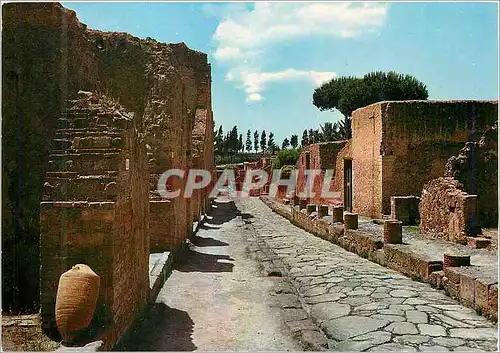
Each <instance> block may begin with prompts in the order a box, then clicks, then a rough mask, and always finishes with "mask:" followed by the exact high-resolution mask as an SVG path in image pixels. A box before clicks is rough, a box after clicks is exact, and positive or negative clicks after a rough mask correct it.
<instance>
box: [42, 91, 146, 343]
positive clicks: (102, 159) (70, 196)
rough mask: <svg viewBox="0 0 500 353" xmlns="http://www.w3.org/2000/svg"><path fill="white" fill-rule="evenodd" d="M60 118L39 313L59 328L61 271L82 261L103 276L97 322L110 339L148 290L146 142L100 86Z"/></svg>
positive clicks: (47, 201) (45, 220) (45, 206)
mask: <svg viewBox="0 0 500 353" xmlns="http://www.w3.org/2000/svg"><path fill="white" fill-rule="evenodd" d="M59 122H60V125H63V126H64V128H62V129H58V130H57V134H56V136H55V137H56V138H55V139H54V142H55V143H54V145H55V146H57V148H58V149H55V150H53V151H52V154H51V155H50V161H49V163H48V165H49V171H48V172H47V174H46V178H45V180H46V181H45V185H44V196H43V199H44V201H43V202H42V203H41V213H40V228H41V229H40V237H41V247H40V251H41V274H42V275H41V294H40V295H41V303H42V311H41V312H42V318H43V321H44V325H45V327H46V328H54V308H55V297H56V292H57V285H58V281H59V277H60V275H61V274H62V273H63V272H65V271H67V270H69V269H70V268H71V267H72V266H74V265H76V264H78V263H85V264H87V265H89V266H90V267H91V268H92V269H93V270H94V271H95V272H96V273H97V274H98V275H99V276H100V277H101V286H100V293H99V301H98V308H97V310H96V315H95V316H94V320H93V327H94V329H96V330H104V329H105V332H104V331H103V332H102V334H104V336H103V338H104V341H105V344H106V345H107V346H110V345H112V344H113V343H114V342H115V341H116V340H117V339H118V338H119V337H120V336H121V335H122V334H123V332H124V331H125V330H126V329H127V328H128V327H129V326H130V325H131V324H132V321H133V319H134V318H135V316H136V315H137V314H138V313H139V312H140V311H141V309H143V308H144V306H145V304H146V298H147V295H148V291H149V281H148V271H149V270H148V268H149V265H148V264H149V237H148V232H147V228H148V220H149V207H148V183H147V178H148V168H147V156H146V148H145V145H144V141H143V139H142V138H141V137H140V136H139V135H138V133H137V124H138V121H137V120H136V119H134V118H133V115H132V114H129V113H127V112H126V111H124V109H123V107H120V106H119V105H118V104H116V103H114V102H112V101H110V100H108V98H106V97H104V96H100V95H99V94H91V93H84V94H82V95H80V98H79V99H77V100H74V101H72V106H71V109H69V110H68V112H67V114H65V115H64V116H63V117H62V118H61V119H59ZM111 136H113V139H114V141H115V145H116V146H118V145H119V146H120V147H111V146H109V142H110V139H109V138H110V137H111ZM82 141H86V144H87V145H86V146H82ZM118 142H119V143H118ZM96 181H98V182H97V183H96ZM86 184H89V186H88V187H86ZM81 190H84V191H85V192H81Z"/></svg>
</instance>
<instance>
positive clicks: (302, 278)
mask: <svg viewBox="0 0 500 353" xmlns="http://www.w3.org/2000/svg"><path fill="white" fill-rule="evenodd" d="M214 206H215V207H214V209H213V212H212V214H211V215H210V216H209V217H208V220H207V222H206V223H205V224H204V225H203V226H202V227H201V228H200V230H199V231H198V233H197V234H196V235H195V236H194V237H193V239H192V244H191V246H190V249H189V251H188V254H187V256H186V257H185V258H184V260H183V261H181V262H179V263H178V264H177V265H176V268H175V270H174V271H173V273H172V274H171V276H170V278H169V279H168V280H167V281H166V283H165V285H164V287H163V288H162V290H161V292H160V295H159V296H158V299H157V301H156V304H155V306H154V307H153V308H152V310H151V311H150V312H149V313H148V315H146V317H145V319H144V320H143V321H142V322H141V323H140V324H139V325H138V326H137V327H136V329H135V330H134V333H133V334H132V336H131V337H130V338H129V339H128V340H127V341H126V342H124V344H123V345H122V347H121V348H122V349H125V350H143V351H144V350H150V351H151V350H163V351H168V350H170V351H171V350H176V351H193V350H204V351H206V350H236V351H241V350H244V351H255V350H267V351H270V350H280V351H285V350H294V351H297V350H316V351H318V350H334V351H457V352H458V351H470V352H473V351H495V350H496V349H497V348H496V347H497V327H496V326H495V325H494V324H493V323H491V322H490V321H488V320H487V319H485V318H484V317H482V316H479V315H478V314H476V313H475V312H474V310H472V309H469V308H466V307H464V306H462V305H459V304H458V302H456V301H455V300H453V299H451V298H449V297H447V296H446V295H445V294H444V293H443V292H442V291H438V290H434V289H432V288H431V287H430V286H429V285H427V284H424V283H419V282H415V281H412V280H410V279H409V278H407V277H405V276H403V275H401V274H399V273H397V272H395V271H393V270H390V269H387V268H385V267H382V266H380V265H378V264H375V263H373V262H370V261H368V260H365V259H363V258H361V257H358V256H357V255H355V254H353V253H350V252H347V251H346V250H344V249H342V248H340V247H338V246H336V245H334V244H331V243H329V242H327V241H325V240H322V239H320V238H317V237H315V236H313V235H312V234H309V233H307V232H305V231H303V230H302V229H300V228H298V227H296V226H294V225H292V224H291V223H290V222H289V221H288V220H286V219H284V218H282V217H281V216H279V215H277V214H275V213H273V212H272V211H271V210H270V209H269V208H268V207H267V206H266V205H265V204H264V203H262V202H261V201H260V200H259V199H257V198H250V199H241V200H238V201H237V202H236V207H235V205H234V204H233V203H232V202H231V201H229V200H227V199H224V198H219V199H218V200H217V201H216V202H215V205H214Z"/></svg>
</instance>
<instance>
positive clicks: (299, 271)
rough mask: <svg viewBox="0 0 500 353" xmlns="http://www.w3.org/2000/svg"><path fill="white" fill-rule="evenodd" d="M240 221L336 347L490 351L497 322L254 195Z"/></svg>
mask: <svg viewBox="0 0 500 353" xmlns="http://www.w3.org/2000/svg"><path fill="white" fill-rule="evenodd" d="M237 206H238V208H239V210H240V211H241V212H244V213H247V214H251V215H253V218H250V219H249V222H248V223H249V224H247V225H246V226H245V227H247V228H248V229H249V230H251V231H252V232H253V233H254V235H255V237H256V238H258V239H261V240H263V243H264V244H265V246H267V247H268V248H269V250H271V251H272V252H273V253H274V254H275V255H277V257H278V258H279V259H280V261H281V262H282V263H283V264H284V265H285V267H286V268H288V269H289V271H288V275H289V277H290V278H291V280H292V283H293V285H294V286H296V288H297V289H298V291H299V294H300V297H301V300H302V301H303V302H304V304H305V309H306V310H307V311H308V312H309V313H310V315H311V317H312V318H313V319H314V321H315V322H316V323H317V324H318V325H320V327H321V329H322V330H323V331H324V332H325V333H326V335H327V337H328V338H329V348H330V349H335V350H342V351H347V350H349V351H495V350H497V338H498V334H497V326H496V325H494V324H493V323H491V322H490V321H488V320H487V319H485V318H484V317H482V316H480V315H477V314H476V313H475V311H474V310H472V309H470V308H466V307H464V306H462V305H459V304H458V302H456V301H455V300H453V299H451V298H449V297H447V296H446V295H445V294H444V293H443V292H441V291H438V290H435V289H432V288H431V287H430V286H428V285H427V284H424V283H419V282H414V281H412V280H411V279H409V278H407V277H405V276H403V275H401V274H399V273H397V272H395V271H392V270H390V269H387V268H385V267H382V266H380V265H378V264H375V263H373V262H370V261H368V260H366V259H363V258H361V257H359V256H357V255H355V254H353V253H350V252H348V251H346V250H344V249H342V248H340V247H338V246H336V245H334V244H331V243H329V242H327V241H325V240H322V239H320V238H317V237H315V236H313V235H312V234H309V233H307V232H305V231H304V230H302V229H300V228H298V227H295V226H293V225H292V224H291V223H290V222H289V221H288V220H286V219H284V218H282V217H280V216H279V215H277V214H275V213H273V212H272V211H271V210H270V209H269V208H268V207H267V206H266V205H264V204H263V203H262V202H261V201H260V200H258V199H256V198H250V199H242V200H239V201H238V202H237Z"/></svg>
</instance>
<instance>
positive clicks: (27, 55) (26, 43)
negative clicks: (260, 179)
mask: <svg viewBox="0 0 500 353" xmlns="http://www.w3.org/2000/svg"><path fill="white" fill-rule="evenodd" d="M2 19H3V23H2V25H3V28H2V30H3V32H2V34H3V35H2V49H3V53H4V55H3V56H2V65H3V70H2V79H3V83H4V85H3V88H2V94H3V105H2V117H3V119H2V124H3V126H2V130H3V138H2V149H3V151H4V154H3V158H4V160H3V163H2V175H3V176H4V178H3V183H2V205H3V207H2V226H3V230H4V232H3V234H8V235H9V236H5V237H2V247H3V249H5V253H7V254H8V255H6V256H4V257H3V259H2V260H5V261H3V264H4V265H5V266H3V268H2V273H3V275H4V278H5V279H6V281H5V283H4V284H5V285H4V286H2V291H3V293H2V294H3V296H2V297H3V298H4V301H3V305H4V308H10V307H13V306H20V305H22V306H24V308H28V310H37V308H38V306H39V304H40V299H39V297H38V295H37V293H39V287H38V283H39V282H40V281H39V279H40V275H39V268H40V267H39V264H40V257H39V247H38V244H39V241H40V233H42V235H43V234H45V233H47V232H48V233H50V232H53V231H54V232H57V231H55V230H52V229H56V228H57V229H59V232H61V233H59V235H57V234H55V233H50V234H52V235H53V236H49V237H45V238H44V237H43V236H42V246H41V256H42V261H41V262H42V266H43V267H44V269H45V270H46V271H45V272H43V271H42V272H43V273H42V277H44V278H43V279H42V283H46V285H47V287H44V288H45V289H44V288H42V292H43V293H45V292H46V291H47V290H49V291H54V288H55V287H53V286H52V287H51V285H53V284H54V283H55V282H54V281H56V280H55V279H56V278H57V279H58V276H59V275H60V274H61V273H62V272H64V271H66V270H67V269H68V268H69V267H70V265H71V264H70V262H72V261H73V260H75V261H76V260H79V261H80V260H81V261H83V260H85V261H91V260H90V259H91V257H92V256H87V255H84V254H86V251H87V250H85V249H88V251H91V250H92V251H93V253H94V254H97V253H98V254H99V255H98V256H97V257H98V258H99V259H101V260H102V261H104V262H103V263H102V264H95V263H94V266H96V267H97V268H98V269H99V270H98V271H97V272H98V273H99V271H101V272H102V273H106V271H104V272H103V271H102V269H106V268H107V269H109V268H110V267H107V266H110V263H105V261H112V265H111V267H112V269H113V271H112V272H113V274H112V275H111V274H109V278H115V277H116V278H122V276H124V277H123V280H115V281H113V282H110V281H111V279H108V274H106V275H103V277H104V283H105V284H104V288H105V289H103V290H104V292H103V293H102V296H101V298H102V299H101V301H102V300H104V302H105V303H106V305H107V309H106V310H108V313H109V314H110V315H111V316H112V317H113V318H114V319H116V321H115V325H116V326H114V327H115V328H116V330H114V331H113V332H112V333H110V334H109V335H110V336H109V342H110V344H111V343H113V342H114V341H115V340H116V339H118V338H119V336H120V335H121V334H122V333H123V331H124V330H125V329H126V327H127V326H128V323H129V322H130V318H131V317H132V316H133V315H134V313H136V312H137V311H138V310H140V308H141V307H142V303H143V298H145V294H144V292H143V288H145V286H146V287H147V278H148V276H147V273H146V274H145V275H144V278H142V277H141V275H139V274H138V273H136V272H134V271H130V268H135V267H137V268H138V269H139V270H138V271H142V270H146V271H147V265H146V263H147V255H148V252H149V249H148V250H147V251H143V250H142V249H143V246H144V245H146V244H147V247H148V248H149V243H150V242H149V236H147V235H146V233H145V232H144V231H143V229H142V226H139V225H138V224H137V223H136V222H143V221H145V219H146V214H148V213H149V212H150V209H151V210H153V212H154V211H155V210H156V209H157V207H155V206H156V205H153V206H152V205H149V206H148V207H147V209H146V208H143V205H142V204H141V202H142V201H139V199H138V198H140V199H141V200H142V198H143V197H146V198H147V197H148V194H149V198H150V199H151V203H153V202H157V201H158V195H157V194H155V192H154V190H155V189H156V182H155V178H156V180H157V176H158V175H159V174H161V173H163V172H164V171H165V170H167V169H168V168H179V169H188V168H190V167H191V166H192V163H193V161H192V141H191V138H192V136H191V135H192V131H193V128H194V124H195V114H196V110H197V109H198V108H202V109H207V110H208V111H209V112H210V114H207V122H206V127H207V129H208V128H209V126H212V125H213V122H212V112H211V97H210V65H209V64H208V63H207V55H206V54H204V53H200V52H197V51H193V50H190V49H189V48H188V47H187V46H186V45H185V44H184V43H179V44H162V43H158V42H156V41H155V40H152V39H146V40H143V39H139V38H136V37H133V36H131V35H128V34H126V33H107V32H100V31H95V30H90V29H87V28H86V26H85V25H84V24H81V23H80V22H79V21H78V19H77V17H76V14H75V13H74V12H73V11H70V10H68V9H65V8H64V7H63V6H61V5H60V4H58V3H10V4H6V5H4V6H2ZM79 90H84V91H92V92H105V93H106V95H107V96H110V97H112V98H113V99H115V100H117V101H118V102H119V103H120V104H121V106H122V108H120V109H123V111H128V112H133V113H134V116H135V120H134V128H133V131H134V134H136V135H135V136H136V137H140V139H143V141H144V144H145V146H146V148H147V152H145V153H147V157H145V158H146V159H145V160H144V161H143V162H140V161H138V163H139V162H140V164H141V165H142V164H147V166H148V169H149V172H150V174H151V176H150V177H149V181H148V177H145V179H146V180H144V183H142V181H141V180H142V179H141V177H139V176H138V174H134V173H135V172H134V171H133V170H132V169H130V171H128V173H129V174H123V175H122V174H120V173H118V174H116V173H114V174H113V173H112V174H106V173H104V174H102V175H101V176H99V177H97V175H96V177H95V178H89V179H88V180H85V181H84V180H83V179H82V178H81V177H78V176H71V177H69V176H68V175H65V178H59V179H68V180H67V181H61V180H59V181H58V182H57V183H54V184H55V185H52V184H51V186H52V187H53V188H52V189H51V190H49V191H47V190H45V191H47V195H52V196H50V197H49V198H48V199H45V200H44V202H43V203H42V204H41V203H40V202H41V201H42V196H43V195H44V180H45V178H46V177H47V178H48V179H47V180H46V181H48V182H49V184H50V183H51V182H53V181H54V178H55V177H54V176H51V177H48V176H46V173H47V172H49V171H58V169H57V168H56V169H51V168H52V166H51V164H50V163H49V161H50V160H51V158H52V157H51V153H52V152H51V151H53V150H56V149H60V150H65V149H67V148H71V147H68V146H66V147H64V148H60V147H58V145H60V144H63V145H64V142H60V141H57V139H54V137H55V136H56V130H57V129H58V128H60V127H58V124H59V118H61V117H62V116H63V115H64V112H65V107H66V104H67V103H66V102H67V100H68V99H73V98H74V97H75V96H76V94H77V92H78V91H79ZM82 128H83V129H84V130H85V128H86V127H85V126H82ZM82 131H83V130H82ZM101 132H102V131H101ZM86 133H90V131H86ZM107 134H108V136H105V137H103V141H113V139H114V138H122V141H125V140H127V139H128V138H126V137H124V136H111V135H112V134H111V133H110V131H107ZM103 135H106V134H104V133H103ZM101 137H102V136H101ZM136 137H134V139H135V138H136ZM206 138H207V140H206V141H205V146H208V145H209V144H210V143H211V142H210V140H209V139H211V138H212V136H211V134H208V135H206ZM87 141H90V140H87ZM75 146H76V145H75ZM19 147H21V150H22V151H24V155H23V156H20V155H19V154H18V153H17V150H18V148H19ZM87 147H88V146H87ZM105 147H106V148H108V147H113V146H110V145H107V146H105ZM115 147H116V146H115ZM118 148H119V149H120V150H121V152H117V151H115V152H113V153H118V154H119V155H120V153H125V152H124V151H128V152H127V154H128V155H129V157H128V158H129V163H131V164H130V168H134V166H133V165H136V164H135V163H133V159H134V158H136V157H137V158H142V157H139V156H138V155H137V152H136V147H135V146H134V144H133V143H132V140H129V143H128V144H126V143H125V144H122V145H120V146H118ZM113 153H111V154H110V153H104V154H101V153H100V152H98V153H89V154H88V155H86V157H84V158H82V157H79V156H77V155H75V156H74V158H73V159H72V162H73V165H74V166H75V168H76V167H78V168H80V167H81V169H82V170H83V169H86V168H88V167H89V166H92V165H94V166H96V165H99V166H103V167H104V166H106V165H107V167H109V169H106V170H107V171H118V170H121V169H117V168H118V166H123V165H124V159H123V158H125V157H123V158H122V157H117V158H115V157H114V155H113ZM57 158H58V159H61V157H57ZM202 158H203V159H204V161H205V163H206V165H208V166H210V165H213V164H212V158H213V157H212V156H211V155H210V148H209V149H207V151H206V152H205V151H204V152H203V157H202ZM140 160H141V161H142V159H140ZM113 178H118V179H119V181H120V182H118V179H117V180H115V182H116V184H115V185H114V186H113V184H111V185H109V183H112V180H111V179H113ZM120 178H125V179H120ZM127 178H130V179H127ZM56 179H57V178H56ZM125 180H128V181H129V182H130V183H129V185H130V186H129V187H127V186H126V185H125V184H121V182H124V181H125ZM19 181H20V183H19ZM172 184H173V185H172V187H176V188H177V187H181V188H183V187H184V185H183V183H181V182H179V181H175V180H173V181H172ZM120 185H121V186H120ZM101 187H108V188H107V191H106V193H104V194H101V193H100V192H96V190H97V189H99V188H101ZM49 189H50V188H49ZM99 190H100V189H99ZM113 190H115V192H116V195H119V197H114V196H113V195H114V192H113ZM148 190H149V192H148ZM71 193H73V194H71ZM142 193H144V195H142ZM70 194H71V195H73V196H72V197H73V200H75V202H76V203H75V205H79V206H78V207H77V206H75V207H73V206H72V207H71V208H68V207H66V206H61V207H59V206H56V205H60V202H61V201H67V200H68V195H70ZM139 194H140V195H141V196H138V195H139ZM134 195H136V196H134ZM87 196H88V197H90V198H89V200H97V201H95V202H94V201H92V202H90V201H88V202H87V201H86V200H87ZM51 198H52V199H51ZM18 200H20V202H19V203H18ZM52 201H54V202H56V203H55V204H53V205H52V206H51V205H50V203H51V202H52ZM47 202H48V204H47ZM86 202H87V203H86ZM96 202H97V203H96ZM103 202H104V203H103ZM106 202H111V203H112V204H108V203H106ZM158 204H160V205H163V206H164V205H167V203H161V202H159V203H158ZM20 207H21V208H22V212H21V213H19V212H17V210H19V208H20ZM103 207H104V210H105V212H104V211H103V212H104V213H102V212H101V211H99V210H101V208H103ZM109 207H110V209H108V208H109ZM191 207H192V206H191V201H190V200H188V199H184V198H179V199H176V200H173V201H172V203H171V204H170V205H168V207H166V208H165V207H163V208H161V212H160V213H159V214H152V217H153V219H155V220H157V219H161V223H158V224H156V225H154V224H152V226H154V227H155V228H154V229H157V230H158V239H159V240H160V241H161V244H160V245H162V246H163V245H165V243H167V244H168V247H169V248H171V249H174V248H175V247H177V246H179V244H181V243H182V242H183V241H184V239H186V238H187V237H188V236H189V235H190V234H191V229H192V221H193V217H192V215H191ZM47 208H48V209H47ZM94 208H95V209H96V212H97V213H95V212H94ZM41 209H42V211H43V212H42V214H41V217H42V219H43V222H42V223H41V224H39V223H38V222H33V219H37V218H38V215H40V210H41ZM68 215H69V216H68ZM94 215H96V216H95V217H98V218H99V217H101V216H102V217H104V218H105V220H106V222H104V220H102V222H94V221H93V219H94V218H92V217H94ZM132 215H133V216H132ZM163 216H165V217H163ZM44 217H45V218H44ZM61 217H62V218H61ZM68 217H69V218H68ZM71 217H73V218H71ZM82 217H83V218H82ZM85 217H87V218H85ZM89 217H90V218H89ZM90 220H92V221H90ZM94 223H97V224H94ZM108 223H109V224H108ZM18 224H19V225H20V226H19V227H18V226H16V225H18ZM146 226H148V224H147V223H146ZM63 230H64V231H63ZM89 230H90V231H89ZM130 230H131V231H132V233H133V234H130ZM92 232H95V234H96V238H95V239H94V238H89V235H88V234H94V233H92ZM48 233H47V234H48ZM64 234H66V235H64ZM125 234H128V235H127V236H126V235H125ZM63 235H64V236H63ZM70 235H71V241H72V243H71V244H72V245H71V247H72V249H77V250H78V246H79V245H78V246H77V245H76V244H83V245H85V246H83V245H82V248H81V249H80V250H78V251H77V253H78V254H80V255H81V256H80V255H78V256H76V257H75V258H73V257H66V255H67V254H66V251H69V250H68V249H70V248H66V247H65V245H64V244H65V241H66V240H65V239H66V238H64V237H65V236H70ZM125 236H126V238H123V237H125ZM100 237H101V238H100ZM84 239H85V240H84ZM115 241H116V243H117V244H120V246H119V247H118V248H117V249H114V248H113V244H114V242H115ZM58 242H59V249H58V250H57V251H56V250H54V249H55V248H57V247H58ZM121 243H124V244H125V243H126V244H125V245H124V246H121V245H123V244H121ZM151 244H152V246H153V245H154V242H153V241H152V242H151ZM68 246H69V245H68ZM136 247H138V248H139V249H141V250H137V251H136V250H135V248H136ZM14 248H16V249H17V250H19V251H16V252H14V251H11V250H12V249H14ZM75 251H76V250H75ZM21 252H22V253H25V254H27V256H29V258H30V259H32V261H30V262H29V263H28V262H26V261H22V259H20V258H18V257H16V255H15V254H16V253H21ZM90 253H91V252H89V254H90ZM52 254H54V256H52ZM58 256H59V257H60V258H59V260H54V259H55V258H56V257H58ZM63 259H69V260H68V261H69V262H65V261H66V260H63ZM52 260H54V261H55V262H51V261H52ZM45 261H48V262H46V263H45ZM58 261H61V262H58ZM113 261H114V262H113ZM127 271H129V272H130V273H129V274H128V273H127ZM129 276H130V277H129ZM26 279H28V280H26ZM127 279H128V280H127ZM127 281H128V282H127ZM108 284H109V285H108ZM44 285H45V284H44ZM56 285H57V284H56ZM110 286H111V287H110ZM106 288H112V290H111V289H110V290H109V291H107V290H106ZM30 293H35V295H30ZM44 298H45V299H46V298H48V297H45V294H42V301H45V302H47V301H49V302H50V300H45V299H44ZM42 311H45V309H42Z"/></svg>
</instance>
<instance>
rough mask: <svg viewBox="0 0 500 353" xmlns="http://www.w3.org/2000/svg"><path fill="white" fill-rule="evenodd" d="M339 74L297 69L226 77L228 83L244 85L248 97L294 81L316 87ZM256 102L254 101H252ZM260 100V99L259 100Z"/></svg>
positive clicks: (236, 74)
mask: <svg viewBox="0 0 500 353" xmlns="http://www.w3.org/2000/svg"><path fill="white" fill-rule="evenodd" d="M336 75H337V74H336V73H335V72H321V71H312V70H311V71H304V70H295V69H286V70H283V71H277V72H261V71H247V70H243V71H234V72H229V73H228V74H227V75H226V79H227V80H228V81H238V82H240V83H241V84H242V86H243V88H244V90H245V92H246V93H247V94H248V95H251V94H256V93H259V92H262V91H263V90H264V88H265V87H266V86H267V85H268V84H270V83H273V82H284V81H294V80H305V81H310V82H311V83H313V84H314V85H316V86H319V85H321V84H322V83H324V82H326V81H328V80H331V79H332V78H333V77H335V76H336ZM252 100H254V99H252ZM259 100H260V99H259Z"/></svg>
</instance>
